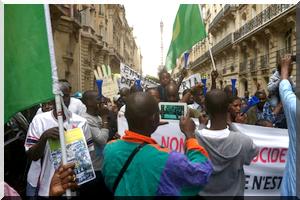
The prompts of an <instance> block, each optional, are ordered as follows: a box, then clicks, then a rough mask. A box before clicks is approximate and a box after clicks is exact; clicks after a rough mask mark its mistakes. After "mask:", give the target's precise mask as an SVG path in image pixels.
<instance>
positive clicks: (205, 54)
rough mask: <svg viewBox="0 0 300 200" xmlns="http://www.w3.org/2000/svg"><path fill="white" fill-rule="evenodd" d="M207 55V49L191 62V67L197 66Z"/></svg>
mask: <svg viewBox="0 0 300 200" xmlns="http://www.w3.org/2000/svg"><path fill="white" fill-rule="evenodd" d="M208 56H209V51H206V52H205V53H204V54H202V56H200V57H199V58H197V59H196V60H195V61H194V62H193V64H192V65H193V66H192V69H193V68H195V67H197V66H198V65H200V64H201V63H203V62H204V61H205V60H206V59H207V58H208Z"/></svg>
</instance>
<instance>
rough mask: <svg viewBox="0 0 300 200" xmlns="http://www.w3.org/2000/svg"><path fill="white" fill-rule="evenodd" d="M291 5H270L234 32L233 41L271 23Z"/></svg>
mask: <svg viewBox="0 0 300 200" xmlns="http://www.w3.org/2000/svg"><path fill="white" fill-rule="evenodd" d="M292 6H295V5H293V4H272V5H270V6H269V7H267V8H266V9H265V10H263V11H262V12H261V13H259V14H258V15H257V16H256V17H254V18H253V19H251V20H250V21H249V22H247V23H246V24H245V25H244V26H242V27H241V28H239V29H238V30H237V31H235V32H234V41H236V40H239V39H241V38H242V37H244V36H245V35H247V34H248V33H250V32H251V31H253V30H254V29H256V28H257V27H260V26H262V25H263V24H265V23H267V22H269V21H271V20H272V19H273V18H274V17H276V16H277V15H279V14H281V13H283V12H285V11H287V10H288V9H289V8H290V7H292Z"/></svg>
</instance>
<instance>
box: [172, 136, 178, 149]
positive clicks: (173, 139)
mask: <svg viewBox="0 0 300 200" xmlns="http://www.w3.org/2000/svg"><path fill="white" fill-rule="evenodd" d="M174 141H175V143H176V148H174V146H173V144H174ZM170 149H172V150H176V151H178V140H177V138H176V137H173V138H172V139H171V141H170Z"/></svg>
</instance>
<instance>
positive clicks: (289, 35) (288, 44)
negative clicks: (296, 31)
mask: <svg viewBox="0 0 300 200" xmlns="http://www.w3.org/2000/svg"><path fill="white" fill-rule="evenodd" d="M291 46H292V29H290V30H289V31H288V32H286V34H285V49H286V53H291V50H292V49H291Z"/></svg>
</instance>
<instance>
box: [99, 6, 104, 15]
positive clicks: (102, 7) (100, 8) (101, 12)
mask: <svg viewBox="0 0 300 200" xmlns="http://www.w3.org/2000/svg"><path fill="white" fill-rule="evenodd" d="M99 15H102V16H103V15H104V5H102V4H99Z"/></svg>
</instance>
